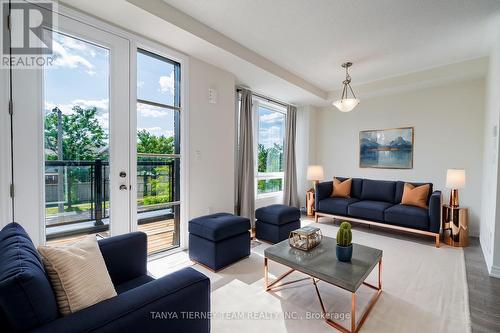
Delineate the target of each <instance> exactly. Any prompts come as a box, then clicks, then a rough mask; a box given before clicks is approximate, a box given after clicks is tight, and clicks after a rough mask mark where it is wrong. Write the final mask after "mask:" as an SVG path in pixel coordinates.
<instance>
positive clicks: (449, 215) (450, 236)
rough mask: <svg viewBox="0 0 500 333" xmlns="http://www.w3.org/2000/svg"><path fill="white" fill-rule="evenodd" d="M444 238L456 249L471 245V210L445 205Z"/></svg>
mask: <svg viewBox="0 0 500 333" xmlns="http://www.w3.org/2000/svg"><path fill="white" fill-rule="evenodd" d="M442 218H443V238H444V242H445V244H448V245H450V246H455V247H465V246H468V245H469V209H468V208H464V207H452V206H450V205H443V217H442Z"/></svg>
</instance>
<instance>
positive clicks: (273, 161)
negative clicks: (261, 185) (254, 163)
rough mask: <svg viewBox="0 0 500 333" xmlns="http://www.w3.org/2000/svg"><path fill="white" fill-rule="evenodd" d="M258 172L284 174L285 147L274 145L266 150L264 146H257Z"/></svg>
mask: <svg viewBox="0 0 500 333" xmlns="http://www.w3.org/2000/svg"><path fill="white" fill-rule="evenodd" d="M257 151H258V154H257V159H258V167H257V170H258V172H283V171H284V164H283V161H284V154H283V146H282V145H278V144H276V143H275V144H274V145H273V146H272V147H268V148H266V147H265V146H264V145H263V144H259V145H258V146H257Z"/></svg>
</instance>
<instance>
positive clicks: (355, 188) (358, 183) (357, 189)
mask: <svg viewBox="0 0 500 333" xmlns="http://www.w3.org/2000/svg"><path fill="white" fill-rule="evenodd" d="M335 178H337V179H338V180H340V181H341V182H343V181H344V180H346V179H348V178H345V177H335ZM351 179H352V184H351V198H357V199H361V190H362V187H363V179H362V178H351Z"/></svg>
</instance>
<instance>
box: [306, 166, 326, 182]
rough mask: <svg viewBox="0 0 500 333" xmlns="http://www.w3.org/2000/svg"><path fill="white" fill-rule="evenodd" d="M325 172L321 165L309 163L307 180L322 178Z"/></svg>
mask: <svg viewBox="0 0 500 333" xmlns="http://www.w3.org/2000/svg"><path fill="white" fill-rule="evenodd" d="M323 179H325V172H324V171H323V167H322V166H321V165H310V166H308V167H307V180H323Z"/></svg>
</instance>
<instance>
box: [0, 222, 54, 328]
mask: <svg viewBox="0 0 500 333" xmlns="http://www.w3.org/2000/svg"><path fill="white" fill-rule="evenodd" d="M0 312H1V314H0V318H2V320H1V321H0V332H10V331H15V332H25V331H29V330H32V329H34V328H36V327H39V326H42V325H44V324H46V323H48V322H51V321H53V320H55V319H57V318H58V316H59V313H58V311H57V304H56V299H55V296H54V292H53V291H52V287H51V285H50V282H49V280H48V278H47V276H46V274H45V270H44V268H43V264H42V261H41V259H40V257H39V255H38V252H37V251H36V249H35V246H34V245H33V243H32V241H31V239H30V238H29V236H28V234H27V233H26V231H25V230H24V229H23V227H21V226H20V225H19V224H17V223H10V224H8V225H6V226H5V227H4V228H3V229H2V231H0Z"/></svg>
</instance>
